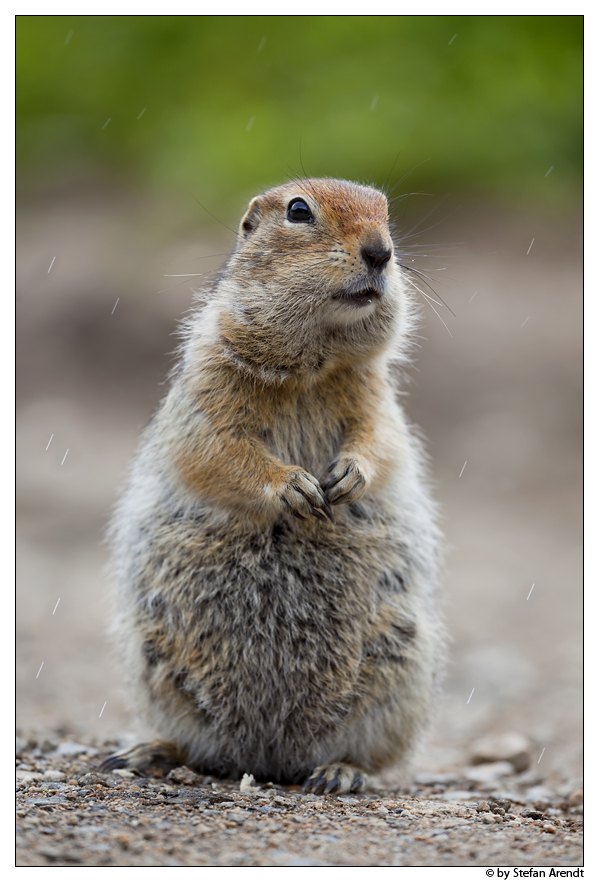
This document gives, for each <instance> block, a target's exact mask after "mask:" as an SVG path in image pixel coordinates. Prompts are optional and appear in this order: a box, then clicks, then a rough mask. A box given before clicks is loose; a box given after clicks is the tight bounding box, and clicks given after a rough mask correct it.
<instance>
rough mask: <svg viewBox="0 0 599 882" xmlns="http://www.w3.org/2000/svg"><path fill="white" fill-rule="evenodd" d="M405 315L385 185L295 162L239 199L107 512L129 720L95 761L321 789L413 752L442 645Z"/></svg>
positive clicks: (349, 784)
mask: <svg viewBox="0 0 599 882" xmlns="http://www.w3.org/2000/svg"><path fill="white" fill-rule="evenodd" d="M415 316H416V307H415V303H414V300H413V294H412V292H411V290H410V285H409V284H408V282H407V281H406V277H405V274H404V271H403V270H402V268H401V266H400V259H399V256H398V254H397V247H396V245H395V244H394V242H393V239H392V236H391V233H390V229H389V218H388V204H387V199H386V197H385V195H384V194H383V193H382V192H380V191H379V190H377V189H374V188H372V187H368V186H362V185H359V184H355V183H351V182H348V181H339V180H333V179H299V180H292V181H291V182H289V183H286V184H283V185H282V186H279V187H275V188H274V189H271V190H268V191H267V192H265V193H264V194H262V195H260V196H256V198H254V199H253V200H252V201H251V203H250V205H249V207H248V209H247V211H246V213H245V215H244V217H243V218H242V220H241V224H240V228H239V235H238V241H237V245H236V249H235V251H234V252H233V254H232V256H231V257H230V259H229V261H228V263H227V265H226V267H225V268H224V270H223V271H222V273H221V275H220V278H219V280H218V281H217V282H216V283H215V284H214V286H213V288H212V290H210V291H208V292H207V294H206V303H205V304H204V305H203V306H202V307H198V308H197V309H196V310H195V311H193V312H192V314H191V318H190V319H189V320H188V321H187V323H186V326H185V330H184V340H183V344H182V346H181V350H180V355H179V360H178V364H177V367H176V369H175V371H174V374H173V377H172V382H171V385H170V391H169V392H168V394H167V396H166V398H165V399H164V401H163V402H162V404H161V405H160V407H159V409H158V411H157V413H156V414H155V416H154V418H153V419H152V421H151V423H150V425H149V426H148V428H147V429H146V431H145V433H144V435H143V438H142V442H141V446H140V449H139V451H138V454H137V456H136V458H135V460H134V463H133V466H132V470H131V474H130V478H129V481H128V486H127V489H126V490H125V493H124V495H123V497H122V499H121V501H120V504H119V505H118V508H117V511H116V514H115V517H114V519H113V523H112V527H111V531H110V536H111V541H112V548H113V571H114V580H115V585H116V613H115V628H114V630H115V634H116V637H117V639H118V642H119V644H120V648H121V651H122V658H123V662H124V665H123V670H124V672H125V675H126V677H127V679H128V681H129V686H130V689H131V695H132V698H133V700H134V702H135V706H136V709H137V711H138V713H139V717H140V720H141V725H142V729H141V732H140V734H141V735H142V737H143V739H144V740H143V741H141V742H140V743H139V744H136V745H134V746H133V747H131V748H128V749H126V750H122V751H120V752H118V753H116V754H115V755H114V756H112V757H109V758H108V760H106V761H105V763H104V767H105V768H108V769H110V768H117V767H130V768H137V769H140V770H143V769H144V768H147V767H149V766H154V765H162V766H169V765H171V766H172V765H179V764H186V765H188V766H190V767H192V768H195V769H197V770H199V771H201V772H203V773H205V774H210V775H215V776H219V777H226V778H241V777H242V775H244V774H245V773H247V774H252V775H254V777H255V778H256V779H257V780H258V781H273V782H279V783H283V784H285V783H287V784H294V783H295V784H302V785H303V787H304V789H305V790H308V791H311V792H314V793H323V792H324V793H337V794H340V793H345V792H355V791H358V790H361V789H362V788H363V787H364V786H365V782H366V779H367V775H368V774H369V773H370V774H372V773H377V772H380V771H381V770H383V769H385V768H386V767H388V766H390V765H393V764H396V763H399V762H401V761H403V760H405V759H406V758H407V757H408V755H409V754H410V752H411V749H412V748H413V746H414V744H415V742H416V741H417V737H418V734H419V732H420V731H421V730H422V726H423V723H424V722H425V721H426V719H427V716H428V714H429V709H430V707H431V704H432V703H433V700H434V695H435V690H436V683H437V681H438V674H439V668H440V663H441V659H442V655H443V645H444V636H443V635H444V630H443V626H442V623H441V619H440V616H439V610H438V599H437V570H438V562H439V547H440V536H439V530H438V527H437V517H436V509H435V506H434V504H433V502H432V501H431V498H430V494H429V490H428V486H427V478H426V470H425V467H424V456H423V453H422V450H421V444H420V442H419V440H418V438H417V436H416V434H415V432H414V430H413V429H412V428H411V427H410V425H409V423H408V422H407V420H406V418H405V416H404V413H403V409H402V406H401V405H400V403H399V402H398V390H397V382H398V381H397V377H398V371H397V369H396V363H397V362H401V361H402V360H405V359H406V357H407V355H406V354H407V352H408V351H409V341H410V336H411V334H412V332H413V329H414V323H415Z"/></svg>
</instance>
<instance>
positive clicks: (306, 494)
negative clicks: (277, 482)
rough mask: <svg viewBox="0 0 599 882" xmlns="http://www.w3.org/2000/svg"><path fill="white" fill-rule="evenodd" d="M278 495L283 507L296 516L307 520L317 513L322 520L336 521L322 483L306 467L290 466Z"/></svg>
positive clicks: (316, 515)
mask: <svg viewBox="0 0 599 882" xmlns="http://www.w3.org/2000/svg"><path fill="white" fill-rule="evenodd" d="M276 496H277V497H278V500H279V503H280V504H281V507H282V508H283V509H284V510H287V511H289V512H291V514H292V515H294V517H296V518H300V519H302V520H305V519H306V518H309V517H310V516H311V515H315V517H317V518H320V520H323V521H324V520H325V519H326V518H328V520H329V521H330V522H331V523H332V524H334V523H335V516H334V515H333V512H332V510H331V506H330V505H329V503H328V502H327V500H326V498H325V495H324V493H323V492H322V490H321V488H320V484H319V483H318V481H317V480H316V478H314V477H313V476H312V475H310V474H308V472H306V471H304V469H300V468H299V467H297V468H294V467H293V466H292V467H291V468H289V469H288V470H287V472H286V473H285V477H284V481H283V483H282V485H281V486H280V488H278V490H277V492H276Z"/></svg>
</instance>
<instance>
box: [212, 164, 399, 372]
mask: <svg viewBox="0 0 599 882" xmlns="http://www.w3.org/2000/svg"><path fill="white" fill-rule="evenodd" d="M221 284H222V286H223V288H222V291H223V294H225V296H226V298H227V304H228V306H229V308H230V313H229V315H230V319H232V320H233V321H228V322H227V324H228V326H229V329H231V330H232V324H234V323H237V322H238V323H239V324H240V325H242V326H243V329H244V333H243V337H244V339H245V340H246V341H247V340H248V337H249V335H250V333H253V334H254V335H257V336H258V337H259V338H261V339H264V344H265V345H266V344H267V343H268V345H270V346H271V348H272V349H273V351H274V350H277V351H279V350H285V351H286V352H290V351H291V350H293V349H296V350H298V349H303V350H310V351H313V350H315V349H318V350H319V352H320V353H321V354H322V352H323V351H326V355H327V358H329V359H330V358H334V356H335V355H339V356H344V357H347V356H348V355H350V354H352V353H353V355H355V356H358V355H360V354H363V355H368V354H371V353H372V352H373V351H376V350H380V349H382V348H387V347H388V346H389V345H390V344H391V343H392V342H394V341H397V339H398V338H399V337H401V336H403V333H404V332H405V330H406V328H404V329H403V331H402V325H404V324H406V325H407V320H408V310H407V307H406V293H405V287H406V286H405V283H404V281H403V277H402V274H401V270H400V269H399V266H398V264H397V261H396V258H395V252H394V246H393V240H392V238H391V234H390V231H389V217H388V205H387V199H386V197H385V196H384V194H383V193H381V192H380V191H379V190H376V189H374V188H372V187H366V186H362V185H360V184H355V183H351V182H349V181H338V180H333V179H329V178H324V179H304V180H294V181H292V182H290V183H288V184H283V185H282V186H279V187H275V188H273V189H272V190H268V191H267V192H266V193H264V194H262V195H260V196H256V197H255V198H254V199H252V201H251V202H250V205H249V207H248V209H247V211H246V213H245V214H244V216H243V218H242V220H241V223H240V227H239V236H238V242H237V248H236V251H235V253H234V255H233V257H232V258H231V261H230V262H229V265H228V267H227V272H226V274H225V277H224V279H223V283H221ZM402 319H405V321H402ZM240 330H241V328H240ZM256 342H257V341H256Z"/></svg>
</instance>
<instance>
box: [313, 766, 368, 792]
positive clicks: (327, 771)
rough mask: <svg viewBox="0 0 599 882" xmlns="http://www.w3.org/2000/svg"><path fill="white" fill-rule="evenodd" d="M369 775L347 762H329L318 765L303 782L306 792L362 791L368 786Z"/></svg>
mask: <svg viewBox="0 0 599 882" xmlns="http://www.w3.org/2000/svg"><path fill="white" fill-rule="evenodd" d="M366 781H367V777H366V774H365V773H364V772H362V771H361V770H360V769H356V768H355V767H354V766H348V765H347V764H346V763H328V764H327V765H324V766H318V767H317V768H316V769H314V771H313V772H312V774H311V775H310V777H309V778H308V779H307V780H306V781H304V783H303V784H302V790H303V792H304V793H316V794H320V793H323V794H324V795H325V796H326V795H328V794H334V795H335V796H339V795H341V794H342V793H360V792H361V791H362V790H364V787H365V786H366Z"/></svg>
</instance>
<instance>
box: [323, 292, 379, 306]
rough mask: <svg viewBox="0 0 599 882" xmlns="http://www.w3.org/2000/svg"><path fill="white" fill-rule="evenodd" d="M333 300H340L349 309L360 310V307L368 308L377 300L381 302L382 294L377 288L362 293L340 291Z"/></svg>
mask: <svg viewBox="0 0 599 882" xmlns="http://www.w3.org/2000/svg"><path fill="white" fill-rule="evenodd" d="M333 299H334V300H340V301H341V302H342V303H344V304H346V305H347V306H349V307H354V308H357V309H359V308H360V307H363V306H368V304H369V303H373V301H375V300H380V299H381V293H380V291H377V290H376V289H375V288H364V289H363V290H362V291H339V293H337V294H335V295H334V297H333Z"/></svg>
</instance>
